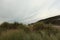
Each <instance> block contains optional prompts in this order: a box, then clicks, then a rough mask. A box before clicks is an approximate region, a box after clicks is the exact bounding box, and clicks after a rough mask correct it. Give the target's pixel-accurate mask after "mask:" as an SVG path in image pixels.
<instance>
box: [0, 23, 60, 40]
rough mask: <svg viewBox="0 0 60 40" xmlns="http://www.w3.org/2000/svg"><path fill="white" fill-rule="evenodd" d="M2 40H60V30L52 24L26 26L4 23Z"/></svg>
mask: <svg viewBox="0 0 60 40" xmlns="http://www.w3.org/2000/svg"><path fill="white" fill-rule="evenodd" d="M0 40H60V30H59V29H56V28H55V27H53V25H52V24H51V23H49V24H45V23H44V22H38V23H34V24H29V25H24V24H22V23H17V22H14V23H8V22H4V23H2V24H1V25H0Z"/></svg>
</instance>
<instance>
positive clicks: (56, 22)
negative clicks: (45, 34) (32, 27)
mask: <svg viewBox="0 0 60 40" xmlns="http://www.w3.org/2000/svg"><path fill="white" fill-rule="evenodd" d="M41 21H43V22H44V23H46V24H49V23H51V24H54V25H60V15H58V16H54V17H50V18H47V19H43V20H39V21H38V22H41ZM38 22H36V23H38Z"/></svg>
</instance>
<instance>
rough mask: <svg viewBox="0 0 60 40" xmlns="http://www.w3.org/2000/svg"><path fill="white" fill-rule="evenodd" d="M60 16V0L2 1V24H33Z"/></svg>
mask: <svg viewBox="0 0 60 40" xmlns="http://www.w3.org/2000/svg"><path fill="white" fill-rule="evenodd" d="M56 15H60V0H0V23H1V22H4V21H8V22H14V21H17V22H23V23H32V22H36V21H38V20H41V19H45V18H49V17H52V16H56Z"/></svg>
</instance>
